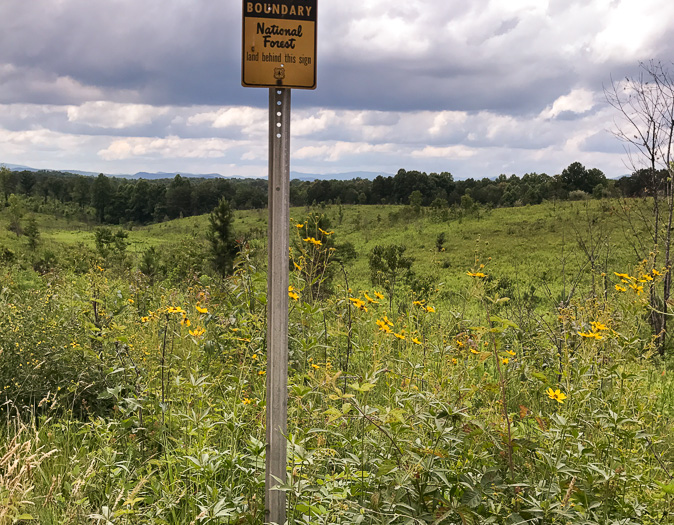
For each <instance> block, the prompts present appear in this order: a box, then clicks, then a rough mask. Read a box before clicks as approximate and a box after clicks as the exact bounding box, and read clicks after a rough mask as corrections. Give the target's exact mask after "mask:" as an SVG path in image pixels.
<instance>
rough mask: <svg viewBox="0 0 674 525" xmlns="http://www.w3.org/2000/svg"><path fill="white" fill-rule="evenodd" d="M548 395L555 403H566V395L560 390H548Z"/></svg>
mask: <svg viewBox="0 0 674 525" xmlns="http://www.w3.org/2000/svg"><path fill="white" fill-rule="evenodd" d="M546 394H547V395H548V397H549V398H550V399H553V400H554V401H557V402H558V403H564V400H565V399H566V394H565V393H563V392H562V391H561V390H559V388H558V389H557V390H553V389H552V388H548V390H547V391H546Z"/></svg>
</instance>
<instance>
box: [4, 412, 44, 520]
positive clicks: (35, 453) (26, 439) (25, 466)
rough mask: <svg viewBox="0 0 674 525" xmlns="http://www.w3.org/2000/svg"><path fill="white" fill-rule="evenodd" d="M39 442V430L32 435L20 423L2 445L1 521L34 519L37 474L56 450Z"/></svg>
mask: <svg viewBox="0 0 674 525" xmlns="http://www.w3.org/2000/svg"><path fill="white" fill-rule="evenodd" d="M38 443H39V440H38V436H37V433H34V434H32V435H29V431H28V429H27V427H26V426H24V425H19V427H18V430H16V431H15V432H14V435H13V437H12V438H11V439H9V441H7V442H5V443H4V445H0V525H9V524H10V523H16V522H17V521H19V520H32V519H33V517H32V515H31V514H30V509H31V508H32V507H34V506H35V504H36V503H35V501H34V497H33V494H32V493H33V489H34V484H35V475H36V474H37V472H38V468H39V467H40V464H41V463H42V462H43V461H45V460H46V459H47V458H49V457H50V456H52V455H54V454H56V452H57V451H56V449H53V450H50V451H48V452H45V447H44V445H43V446H38Z"/></svg>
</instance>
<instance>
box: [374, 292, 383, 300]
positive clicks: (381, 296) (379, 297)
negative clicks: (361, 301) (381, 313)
mask: <svg viewBox="0 0 674 525" xmlns="http://www.w3.org/2000/svg"><path fill="white" fill-rule="evenodd" d="M374 296H375V297H376V298H377V299H383V298H384V294H382V293H379V292H374Z"/></svg>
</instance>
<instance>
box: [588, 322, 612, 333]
mask: <svg viewBox="0 0 674 525" xmlns="http://www.w3.org/2000/svg"><path fill="white" fill-rule="evenodd" d="M590 324H591V325H592V329H593V330H594V331H595V332H599V331H600V330H608V326H606V325H605V324H603V323H600V322H599V321H592V322H591V323H590Z"/></svg>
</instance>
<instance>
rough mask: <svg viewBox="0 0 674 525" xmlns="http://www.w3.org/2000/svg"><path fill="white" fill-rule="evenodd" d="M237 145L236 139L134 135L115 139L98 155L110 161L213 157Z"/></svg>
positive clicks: (223, 154) (222, 155) (221, 155)
mask: <svg viewBox="0 0 674 525" xmlns="http://www.w3.org/2000/svg"><path fill="white" fill-rule="evenodd" d="M235 145H236V143H235V142H234V141H231V140H224V139H183V138H180V137H166V138H146V137H134V138H126V139H117V140H113V141H112V142H111V143H110V145H109V146H108V147H107V148H105V149H102V150H100V151H99V152H98V155H99V156H100V157H101V158H102V159H104V160H108V161H112V160H124V159H128V158H131V157H161V158H164V159H179V158H185V159H190V158H198V159H209V158H210V159H212V158H218V157H224V156H225V154H226V151H227V150H229V149H231V148H232V147H234V146H235Z"/></svg>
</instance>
